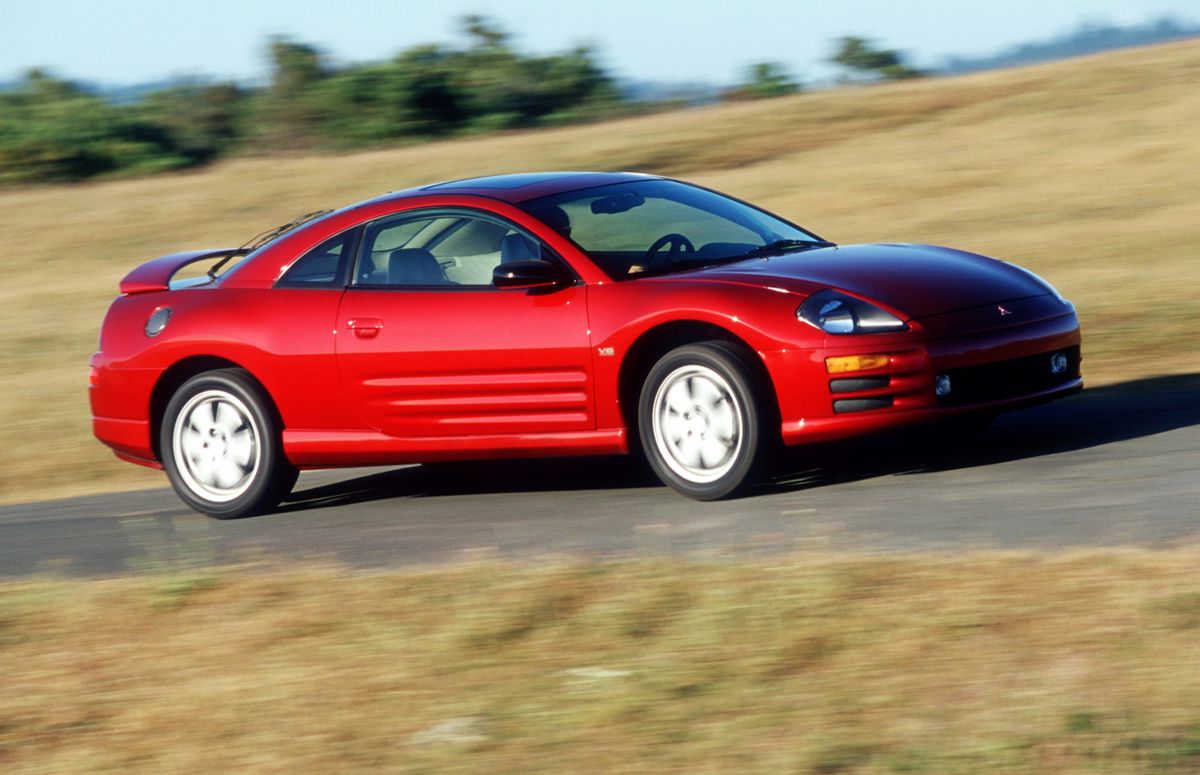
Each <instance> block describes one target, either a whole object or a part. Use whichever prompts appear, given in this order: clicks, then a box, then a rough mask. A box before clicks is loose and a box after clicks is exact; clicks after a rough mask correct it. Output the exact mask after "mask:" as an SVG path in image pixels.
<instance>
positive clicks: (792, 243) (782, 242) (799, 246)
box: [737, 239, 833, 258]
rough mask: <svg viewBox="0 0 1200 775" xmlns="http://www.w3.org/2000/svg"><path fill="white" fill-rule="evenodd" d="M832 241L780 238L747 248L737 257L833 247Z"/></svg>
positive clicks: (752, 256) (755, 256) (754, 256)
mask: <svg viewBox="0 0 1200 775" xmlns="http://www.w3.org/2000/svg"><path fill="white" fill-rule="evenodd" d="M832 246H833V243H832V242H826V241H825V240H816V239H779V240H775V241H774V242H768V243H767V244H766V245H760V246H759V247H757V248H754V249H753V250H747V251H746V252H745V253H742V254H741V255H739V256H737V258H757V257H759V256H769V255H773V254H775V253H796V252H799V251H801V250H811V249H813V248H828V247H832Z"/></svg>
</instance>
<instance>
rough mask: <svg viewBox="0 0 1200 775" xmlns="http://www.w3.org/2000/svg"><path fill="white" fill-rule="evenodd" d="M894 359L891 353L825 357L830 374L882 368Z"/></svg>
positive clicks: (826, 368)
mask: <svg viewBox="0 0 1200 775" xmlns="http://www.w3.org/2000/svg"><path fill="white" fill-rule="evenodd" d="M891 361H892V356H890V355H839V356H838V357H836V358H826V359H825V371H827V372H829V373H830V374H845V373H846V372H848V371H866V370H867V369H882V368H883V367H884V366H887V365H888V364H889V363H891Z"/></svg>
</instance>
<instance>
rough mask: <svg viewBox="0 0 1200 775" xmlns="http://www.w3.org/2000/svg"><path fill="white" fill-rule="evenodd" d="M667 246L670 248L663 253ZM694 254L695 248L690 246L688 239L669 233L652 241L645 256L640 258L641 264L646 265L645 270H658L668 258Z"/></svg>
mask: <svg viewBox="0 0 1200 775" xmlns="http://www.w3.org/2000/svg"><path fill="white" fill-rule="evenodd" d="M668 245H669V246H670V248H669V249H668V250H667V251H665V252H663V248H665V247H667V246H668ZM695 252H696V246H695V245H693V244H692V241H691V240H690V239H688V238H687V237H685V236H683V235H682V234H677V233H675V232H671V233H670V234H664V235H662V236H661V237H659V238H658V239H656V240H654V244H653V245H651V246H650V249H649V250H647V251H646V255H645V256H643V257H642V263H644V264H645V265H646V268H647V269H658V268H660V267H661V266H662V265H663V264H664V263H666V261H667V259H669V258H673V257H674V256H681V255H684V254H686V253H695Z"/></svg>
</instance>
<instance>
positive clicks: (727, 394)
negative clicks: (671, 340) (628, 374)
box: [638, 342, 763, 500]
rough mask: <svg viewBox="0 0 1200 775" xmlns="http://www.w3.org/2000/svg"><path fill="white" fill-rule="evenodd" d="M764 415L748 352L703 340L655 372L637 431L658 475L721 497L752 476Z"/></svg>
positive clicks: (702, 496) (690, 492) (689, 490)
mask: <svg viewBox="0 0 1200 775" xmlns="http://www.w3.org/2000/svg"><path fill="white" fill-rule="evenodd" d="M762 416H763V415H762V408H761V406H760V402H759V400H758V398H757V393H756V391H755V389H754V379H753V376H752V373H751V371H750V369H749V368H748V367H747V365H746V363H745V361H744V359H743V356H742V354H741V352H740V351H738V350H737V349H735V348H734V347H732V346H730V345H728V344H725V343H724V342H703V343H700V344H689V345H685V346H683V347H679V348H676V349H674V350H672V351H671V352H669V353H667V354H666V355H664V356H663V357H662V359H661V360H659V361H658V363H656V364H655V365H654V368H652V369H651V370H650V373H649V374H648V375H647V377H646V381H645V383H644V384H643V386H642V393H641V400H640V402H639V405H638V432H639V434H640V436H641V441H642V448H643V450H644V451H645V453H646V459H647V461H648V462H649V463H650V466H651V468H653V469H654V472H655V474H657V475H658V477H659V479H661V480H662V481H663V482H664V483H665V484H667V485H669V486H670V487H672V488H674V489H675V490H677V491H679V492H680V493H682V494H684V495H687V496H688V497H690V498H696V499H697V500H715V499H717V498H723V497H726V496H728V495H732V494H734V493H736V492H738V491H739V490H740V489H742V488H743V487H745V486H746V485H747V484H749V483H750V482H751V481H752V478H753V477H752V475H753V473H754V472H755V471H756V469H757V468H758V464H759V462H760V458H761V454H760V450H761V447H762V446H763V445H762V430H761V427H760V425H761V422H762Z"/></svg>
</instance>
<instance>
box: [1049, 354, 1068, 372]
mask: <svg viewBox="0 0 1200 775" xmlns="http://www.w3.org/2000/svg"><path fill="white" fill-rule="evenodd" d="M1069 363H1070V361H1068V360H1067V354H1066V353H1054V355H1051V356H1050V373H1051V374H1063V373H1065V372H1066V370H1067V365H1068V364H1069Z"/></svg>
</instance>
